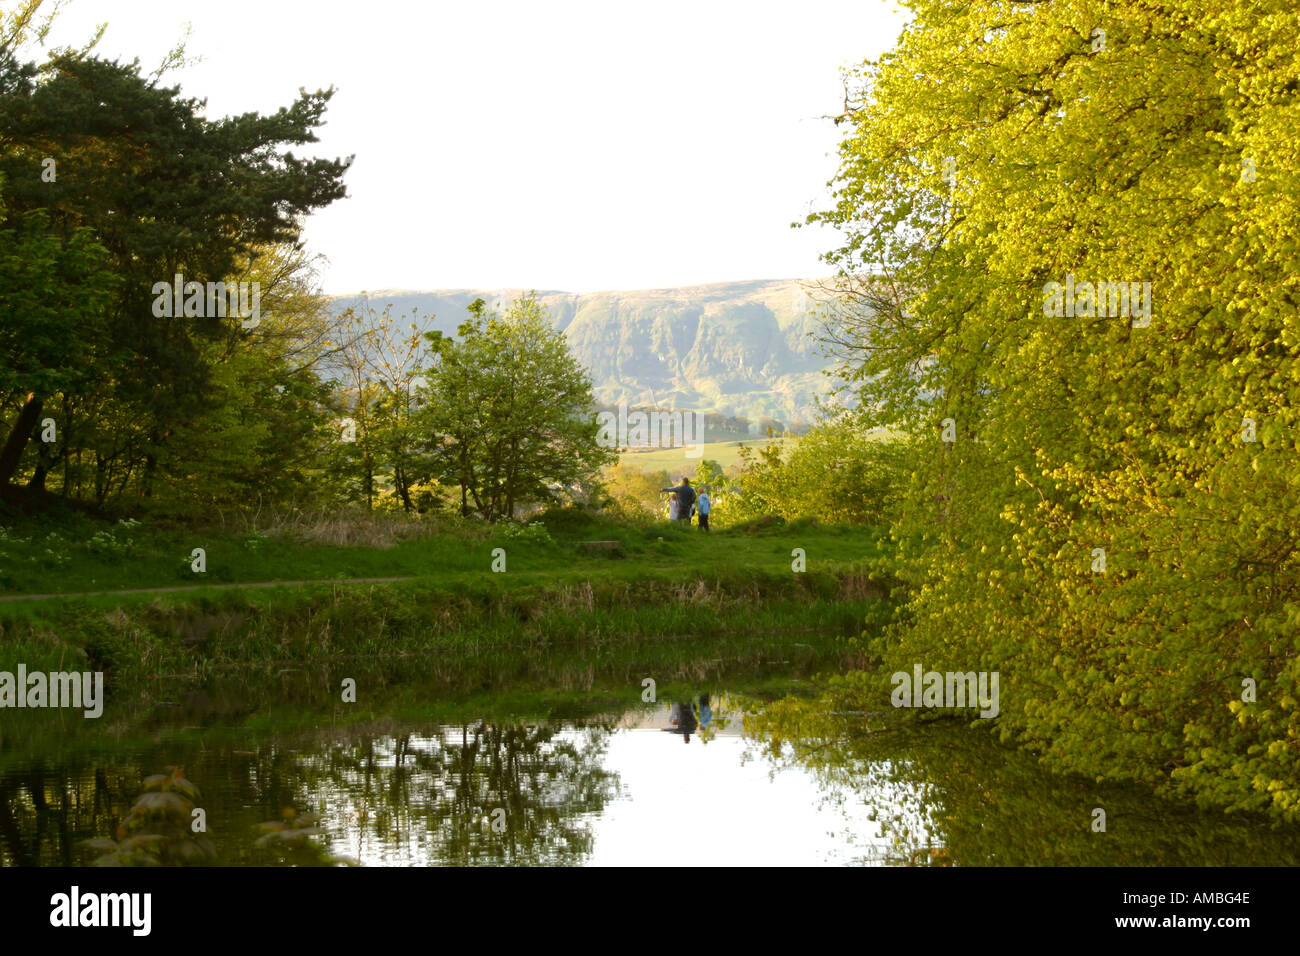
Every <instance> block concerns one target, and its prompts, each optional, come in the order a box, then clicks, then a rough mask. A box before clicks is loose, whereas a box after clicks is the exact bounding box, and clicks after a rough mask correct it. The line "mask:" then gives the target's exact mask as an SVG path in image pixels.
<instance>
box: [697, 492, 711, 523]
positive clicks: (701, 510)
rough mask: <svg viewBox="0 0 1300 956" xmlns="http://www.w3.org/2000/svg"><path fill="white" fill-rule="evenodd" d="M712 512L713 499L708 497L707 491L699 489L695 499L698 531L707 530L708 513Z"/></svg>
mask: <svg viewBox="0 0 1300 956" xmlns="http://www.w3.org/2000/svg"><path fill="white" fill-rule="evenodd" d="M712 510H713V499H712V498H710V497H709V489H708V488H701V489H700V496H699V497H698V498H696V499H695V511H696V513H697V514H698V515H699V516H700V530H701V531H708V530H709V512H710V511H712Z"/></svg>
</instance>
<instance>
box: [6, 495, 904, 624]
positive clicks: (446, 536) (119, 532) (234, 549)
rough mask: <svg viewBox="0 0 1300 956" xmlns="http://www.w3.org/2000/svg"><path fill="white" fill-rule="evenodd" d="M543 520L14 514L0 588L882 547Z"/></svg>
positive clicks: (448, 578) (461, 581) (639, 563)
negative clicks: (286, 526)
mask: <svg viewBox="0 0 1300 956" xmlns="http://www.w3.org/2000/svg"><path fill="white" fill-rule="evenodd" d="M543 522H544V527H545V528H546V529H547V530H546V533H545V534H541V533H540V531H539V532H538V533H537V535H536V536H533V535H532V534H529V533H526V534H525V536H523V537H512V536H511V535H510V534H509V533H508V532H507V531H506V530H505V529H501V528H493V527H490V526H482V525H480V526H475V525H473V524H470V525H465V524H463V523H457V524H452V525H449V524H439V523H430V524H429V525H428V526H427V527H428V530H427V531H425V532H423V533H420V534H419V536H418V537H412V538H408V539H406V540H397V541H394V542H393V543H391V544H390V545H388V546H361V545H339V544H328V543H319V542H313V541H310V540H305V539H304V538H303V537H301V536H296V535H293V534H286V535H284V536H273V537H262V536H258V535H254V534H236V533H233V532H230V531H220V530H213V529H190V528H184V527H179V526H175V525H156V526H155V525H151V524H149V523H143V524H139V525H136V526H134V527H126V526H122V525H118V524H114V523H110V522H104V521H92V520H90V519H86V518H80V519H77V520H76V521H72V522H64V523H60V524H56V525H51V524H49V523H45V522H42V523H35V524H27V525H25V526H24V525H19V526H10V527H9V528H7V529H0V530H3V536H0V596H5V595H17V594H68V593H74V592H94V591H118V590H123V589H134V588H169V587H184V586H202V585H216V584H239V583H251V582H265V581H326V582H328V581H331V580H338V579H345V578H374V577H405V576H411V577H416V578H420V579H430V580H436V581H438V582H441V583H443V584H445V585H448V586H455V587H464V586H465V585H467V584H468V583H469V582H472V581H477V580H481V579H485V578H486V579H491V580H494V581H496V582H497V586H502V587H517V586H523V585H525V584H529V583H545V582H548V581H561V580H568V579H574V578H575V577H576V578H582V579H585V578H587V577H590V576H593V575H595V576H597V577H602V578H610V579H616V578H621V579H626V580H633V579H635V578H637V577H638V576H641V575H643V574H648V573H654V572H658V571H671V572H677V573H688V572H696V573H707V572H710V571H713V570H716V569H729V568H752V569H754V570H759V571H764V572H774V573H790V564H791V551H792V549H793V548H796V547H798V548H803V549H804V551H805V552H806V554H807V561H808V569H809V570H810V571H811V570H815V569H817V568H819V567H820V568H832V567H839V566H842V565H846V564H849V563H855V562H860V561H863V560H865V559H868V558H872V557H875V556H876V554H877V553H878V550H877V549H878V539H877V535H876V533H875V532H874V531H873V530H871V529H869V528H839V527H819V526H817V525H814V524H812V523H809V522H804V523H798V522H796V523H794V524H791V525H779V526H775V527H773V528H770V529H765V530H764V531H762V532H760V533H741V532H740V531H734V532H733V531H725V530H724V531H715V532H713V533H711V534H704V533H703V532H700V531H699V530H698V529H696V528H682V527H680V526H679V525H675V524H670V523H669V522H667V521H665V522H663V523H661V524H655V525H651V526H649V527H634V526H630V525H626V524H616V523H613V522H609V521H601V520H596V519H592V518H589V517H587V516H585V515H582V514H579V513H574V512H564V511H562V512H557V513H553V514H550V515H547V516H546V517H545V518H544V519H543ZM590 540H606V541H609V540H612V541H617V542H619V548H618V551H617V552H615V553H614V554H612V555H611V554H607V553H604V552H587V551H584V550H583V549H582V548H581V547H580V543H581V542H583V541H590ZM194 548H203V549H204V551H205V552H206V571H205V572H203V573H197V572H195V571H194V570H193V569H192V567H191V553H192V551H193V549H194ZM497 549H501V550H502V551H504V558H505V566H506V571H505V573H499V572H493V571H492V566H493V562H494V560H495V558H496V557H497V555H495V554H494V552H495V551H496V550H497ZM16 603H18V602H7V603H0V608H7V609H12V608H13V607H14V606H15V604H16Z"/></svg>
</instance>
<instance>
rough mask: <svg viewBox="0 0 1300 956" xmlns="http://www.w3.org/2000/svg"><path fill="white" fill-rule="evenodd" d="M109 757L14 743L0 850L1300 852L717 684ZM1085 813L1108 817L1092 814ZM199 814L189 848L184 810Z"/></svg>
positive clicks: (199, 855) (475, 858) (1257, 825)
mask: <svg viewBox="0 0 1300 956" xmlns="http://www.w3.org/2000/svg"><path fill="white" fill-rule="evenodd" d="M678 737H680V738H681V740H682V741H683V743H684V744H690V743H691V740H692V738H693V737H694V738H697V739H698V744H697V745H696V746H682V745H679V744H678V743H677V739H676V738H678ZM101 749H103V748H101ZM107 752H108V753H109V754H111V756H97V755H95V753H94V752H93V751H86V752H82V753H76V752H72V753H65V754H63V755H60V756H58V757H46V756H42V755H41V754H39V753H31V754H25V755H15V754H13V753H12V752H11V753H8V754H6V755H5V757H6V766H8V767H9V769H6V770H4V771H3V772H0V862H3V863H4V864H5V865H15V864H16V865H84V864H91V863H93V862H94V861H96V860H99V861H100V862H101V863H104V862H109V863H112V862H117V863H123V862H126V863H129V864H132V865H138V864H142V863H143V864H146V865H147V864H151V863H160V862H169V863H187V862H188V863H207V862H212V861H215V862H217V863H221V864H227V865H229V864H234V865H281V866H283V865H336V864H338V863H340V862H350V863H359V864H362V865H399V866H400V865H425V864H455V865H481V864H504V865H538V864H584V863H585V864H590V865H606V864H614V865H620V864H634V865H666V866H682V865H694V864H700V863H705V862H711V863H723V864H742V865H743V864H749V863H755V864H792V863H793V864H799V863H803V864H810V863H858V864H893V865H951V864H956V865H999V864H1029V865H1034V864H1069V865H1074V864H1084V865H1106V864H1147V865H1149V864H1203V865H1230V864H1242V863H1253V864H1280V863H1290V864H1294V863H1296V862H1300V836H1298V831H1297V829H1296V828H1294V827H1292V828H1272V827H1270V826H1269V825H1268V824H1267V823H1265V822H1263V821H1261V820H1260V819H1258V818H1240V819H1238V818H1228V817H1225V816H1224V815H1222V814H1216V813H1212V812H1211V813H1204V814H1202V813H1197V812H1196V811H1193V810H1190V809H1187V808H1185V807H1180V806H1178V805H1174V804H1169V803H1165V802H1160V801H1157V800H1156V799H1155V798H1154V797H1152V796H1151V795H1150V793H1148V792H1146V791H1143V790H1140V789H1134V788H1116V787H1104V788H1103V787H1099V786H1097V785H1095V784H1092V783H1091V782H1089V781H1081V780H1075V779H1071V778H1065V777H1059V776H1053V775H1050V774H1047V773H1045V772H1043V771H1042V769H1041V768H1040V767H1038V765H1037V764H1036V763H1035V762H1034V760H1033V758H1032V757H1029V756H1026V755H1023V754H1017V753H1013V752H1010V751H1008V750H1006V749H1005V748H1003V747H1001V746H999V745H997V744H996V743H995V742H993V741H992V740H990V739H989V737H988V735H987V734H983V733H980V732H978V731H972V730H969V729H968V728H965V727H963V726H960V725H954V724H952V723H951V722H944V723H938V722H935V723H930V724H920V725H918V724H916V723H915V722H912V721H899V720H897V719H896V715H891V714H885V715H874V716H873V715H837V714H834V713H830V712H828V711H827V710H826V708H825V707H824V706H822V705H819V704H817V703H816V702H812V701H807V700H804V701H786V702H781V703H774V702H772V701H771V700H770V699H763V698H761V697H760V696H758V695H755V694H747V693H743V692H740V691H738V690H736V689H734V688H733V689H730V690H727V691H723V690H722V689H721V688H719V687H717V686H715V687H711V688H708V689H700V688H697V689H695V690H694V691H693V692H690V693H685V692H674V693H673V694H671V696H670V698H669V699H668V700H666V701H665V702H662V703H658V704H648V705H642V704H640V703H639V702H638V703H632V704H627V705H624V706H621V707H617V708H611V709H610V710H609V712H608V713H606V714H604V715H601V716H596V717H592V716H579V717H574V718H571V719H567V720H561V719H549V720H537V721H522V720H511V719H502V718H493V719H473V720H465V721H462V722H458V723H442V722H435V723H427V724H425V723H421V722H419V721H390V722H385V723H383V724H373V725H369V726H357V727H352V728H347V729H342V728H335V729H323V730H314V731H299V732H292V733H289V732H281V733H271V734H269V735H265V734H263V735H256V734H253V733H252V732H251V731H247V730H242V729H240V728H238V727H234V728H232V727H224V728H220V727H216V728H212V729H210V730H204V731H202V732H200V733H198V734H197V735H196V734H194V733H193V732H191V733H189V734H181V733H172V734H168V733H163V734H161V735H158V734H150V735H148V736H140V737H137V738H130V739H124V740H122V741H120V742H115V745H114V746H113V747H111V748H107ZM15 757H18V758H19V759H15ZM163 768H167V769H166V771H165V772H160V771H163ZM177 781H180V782H177ZM142 791H143V793H142ZM173 791H175V792H174V793H173ZM150 794H152V796H150ZM168 794H171V795H170V796H168ZM146 797H147V798H148V799H146ZM174 798H176V799H174ZM182 798H183V799H182ZM142 801H143V802H142ZM172 802H175V803H176V807H171V803H172ZM164 804H166V806H164ZM182 804H183V805H182ZM155 805H156V806H155ZM142 806H144V807H145V808H146V810H148V811H149V813H152V812H153V810H154V809H156V810H157V811H158V813H157V814H156V815H154V816H149V815H148V813H144V814H143V815H142V811H141V810H140V808H141V807H142ZM1096 806H1103V807H1105V808H1106V810H1107V816H1108V821H1109V824H1110V826H1109V832H1108V833H1105V834H1098V833H1093V832H1092V831H1091V829H1090V827H1089V823H1090V820H1091V810H1092V808H1093V807H1096ZM177 807H179V808H180V810H177ZM191 807H197V808H200V809H202V810H203V811H204V814H205V817H206V822H207V827H208V830H207V834H206V839H205V840H204V841H203V842H202V843H201V844H200V843H198V842H197V841H194V840H190V838H189V837H187V836H186V835H185V834H184V833H183V829H184V828H183V827H181V826H179V823H182V822H183V819H182V817H183V816H184V813H189V812H190V808H191ZM173 811H176V812H173ZM180 811H184V813H182V815H181V816H179V817H178V816H176V813H179V812H180ZM173 817H175V819H173ZM131 821H135V822H134V823H132V822H131ZM128 824H129V825H128ZM137 838H139V839H137ZM132 840H134V841H135V842H129V841H132ZM164 840H165V841H169V842H161V841H164ZM186 841H189V844H192V846H188V848H187V843H186ZM124 846H126V848H127V849H128V850H129V851H130V855H129V859H127V858H124V857H123V856H122V854H123V852H124V850H123V847H124ZM195 848H201V852H196V849H195ZM115 857H116V859H114V858H115Z"/></svg>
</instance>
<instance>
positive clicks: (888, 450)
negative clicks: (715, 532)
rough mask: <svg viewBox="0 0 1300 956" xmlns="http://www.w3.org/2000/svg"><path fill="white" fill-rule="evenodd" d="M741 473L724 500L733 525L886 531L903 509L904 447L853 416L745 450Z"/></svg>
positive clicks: (742, 456) (724, 496)
mask: <svg viewBox="0 0 1300 956" xmlns="http://www.w3.org/2000/svg"><path fill="white" fill-rule="evenodd" d="M740 454H741V468H740V473H739V474H738V475H737V476H736V478H735V480H734V481H733V482H732V483H731V484H730V486H729V488H728V490H727V491H726V492H724V495H723V500H724V501H725V503H726V510H727V516H728V520H729V521H730V522H736V521H747V520H753V519H756V518H762V517H765V516H769V515H776V516H778V517H781V518H785V519H786V520H787V521H791V520H795V519H798V518H816V519H817V520H818V521H822V522H825V523H827V524H881V523H886V522H887V520H888V518H889V516H890V515H891V514H892V512H893V510H894V509H895V506H896V499H897V497H898V491H899V487H900V485H901V481H902V467H903V462H904V460H905V458H906V453H905V449H904V445H903V444H902V443H900V442H894V441H889V440H887V439H886V438H885V436H883V435H879V434H870V433H868V432H867V431H866V430H865V429H864V428H863V427H862V426H861V425H860V423H859V422H858V421H857V420H856V419H854V418H853V417H850V416H843V417H841V418H839V419H837V420H835V421H828V422H824V423H822V424H821V425H818V426H817V427H816V428H813V429H812V430H811V431H809V432H808V433H807V434H806V435H804V436H802V437H801V438H799V439H798V440H797V441H795V440H789V439H788V440H786V441H785V442H776V441H773V442H769V443H768V444H767V445H765V446H763V447H762V448H760V449H758V450H757V452H755V451H754V450H753V449H750V448H742V449H741V452H740Z"/></svg>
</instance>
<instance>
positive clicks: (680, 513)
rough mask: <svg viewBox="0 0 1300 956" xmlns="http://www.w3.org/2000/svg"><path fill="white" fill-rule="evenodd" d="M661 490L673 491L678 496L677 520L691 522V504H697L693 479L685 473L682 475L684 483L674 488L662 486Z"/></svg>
mask: <svg viewBox="0 0 1300 956" xmlns="http://www.w3.org/2000/svg"><path fill="white" fill-rule="evenodd" d="M660 490H661V491H671V492H672V493H673V494H675V495H676V496H677V520H679V521H685V522H686V523H687V524H690V523H691V506H692V505H693V504H695V489H694V488H692V487H691V479H689V478H687V477H686V476H685V475H683V476H682V483H681V484H680V485H677V486H676V487H674V488H661V489H660Z"/></svg>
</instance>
